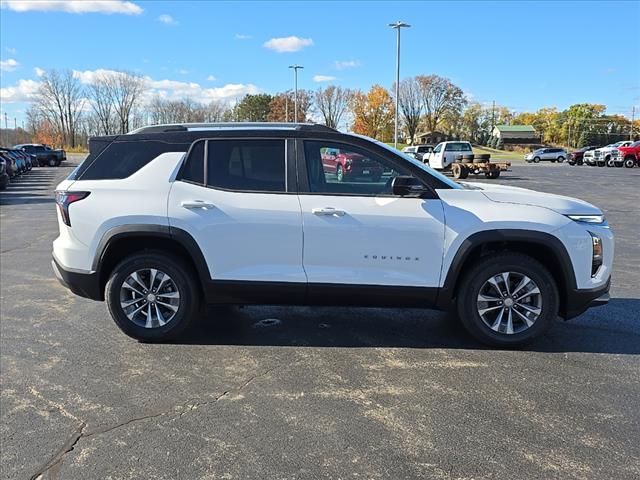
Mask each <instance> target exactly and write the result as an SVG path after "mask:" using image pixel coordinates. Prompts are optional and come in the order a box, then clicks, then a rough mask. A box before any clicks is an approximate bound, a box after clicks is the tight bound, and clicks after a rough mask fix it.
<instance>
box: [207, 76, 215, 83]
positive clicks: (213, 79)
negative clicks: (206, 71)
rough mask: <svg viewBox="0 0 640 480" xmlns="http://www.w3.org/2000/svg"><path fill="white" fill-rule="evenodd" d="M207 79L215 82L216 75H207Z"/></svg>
mask: <svg viewBox="0 0 640 480" xmlns="http://www.w3.org/2000/svg"><path fill="white" fill-rule="evenodd" d="M207 80H209V81H210V82H215V81H216V77H214V76H213V75H209V76H208V77H207Z"/></svg>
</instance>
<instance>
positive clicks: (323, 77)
mask: <svg viewBox="0 0 640 480" xmlns="http://www.w3.org/2000/svg"><path fill="white" fill-rule="evenodd" d="M335 79H336V77H332V76H331V75H314V76H313V81H314V82H330V81H332V80H335Z"/></svg>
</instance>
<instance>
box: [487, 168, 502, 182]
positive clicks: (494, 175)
mask: <svg viewBox="0 0 640 480" xmlns="http://www.w3.org/2000/svg"><path fill="white" fill-rule="evenodd" d="M484 176H485V177H487V178H490V179H492V180H494V179H496V178H498V177H499V176H500V170H491V171H490V172H486V173H485V174H484Z"/></svg>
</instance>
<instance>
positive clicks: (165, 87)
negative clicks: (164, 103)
mask: <svg viewBox="0 0 640 480" xmlns="http://www.w3.org/2000/svg"><path fill="white" fill-rule="evenodd" d="M114 72H115V71H114V70H107V69H98V70H85V71H83V72H81V71H78V70H74V71H73V75H74V77H76V78H78V79H79V80H80V81H81V82H82V83H84V84H91V83H94V82H95V81H96V80H97V79H98V78H99V77H100V76H101V75H104V74H107V73H114ZM142 78H143V79H144V82H145V92H144V97H145V99H150V98H152V97H154V96H156V95H157V96H160V97H161V98H163V99H166V100H183V99H185V98H190V99H191V100H194V101H198V102H204V103H208V102H211V101H212V100H217V101H223V102H224V101H226V102H229V101H231V100H233V99H235V98H237V97H243V96H244V95H246V94H249V93H250V94H256V93H260V89H259V88H258V87H256V86H255V85H253V84H243V83H228V84H226V85H224V86H222V87H217V88H205V87H203V86H202V85H200V84H198V83H195V82H182V81H179V80H169V79H163V80H155V79H153V78H151V77H149V76H145V77H142Z"/></svg>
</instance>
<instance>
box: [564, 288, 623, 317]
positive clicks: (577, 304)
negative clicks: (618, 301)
mask: <svg viewBox="0 0 640 480" xmlns="http://www.w3.org/2000/svg"><path fill="white" fill-rule="evenodd" d="M610 288H611V277H609V280H607V283H606V284H604V285H603V286H601V287H598V288H593V289H572V290H571V291H569V292H568V293H567V301H566V304H565V307H564V311H563V312H560V316H561V317H562V318H564V319H565V320H569V319H571V318H574V317H577V316H578V315H580V314H581V313H583V312H584V311H585V310H587V309H589V308H592V307H601V306H602V305H606V304H607V303H609V299H610V297H609V289H610Z"/></svg>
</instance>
